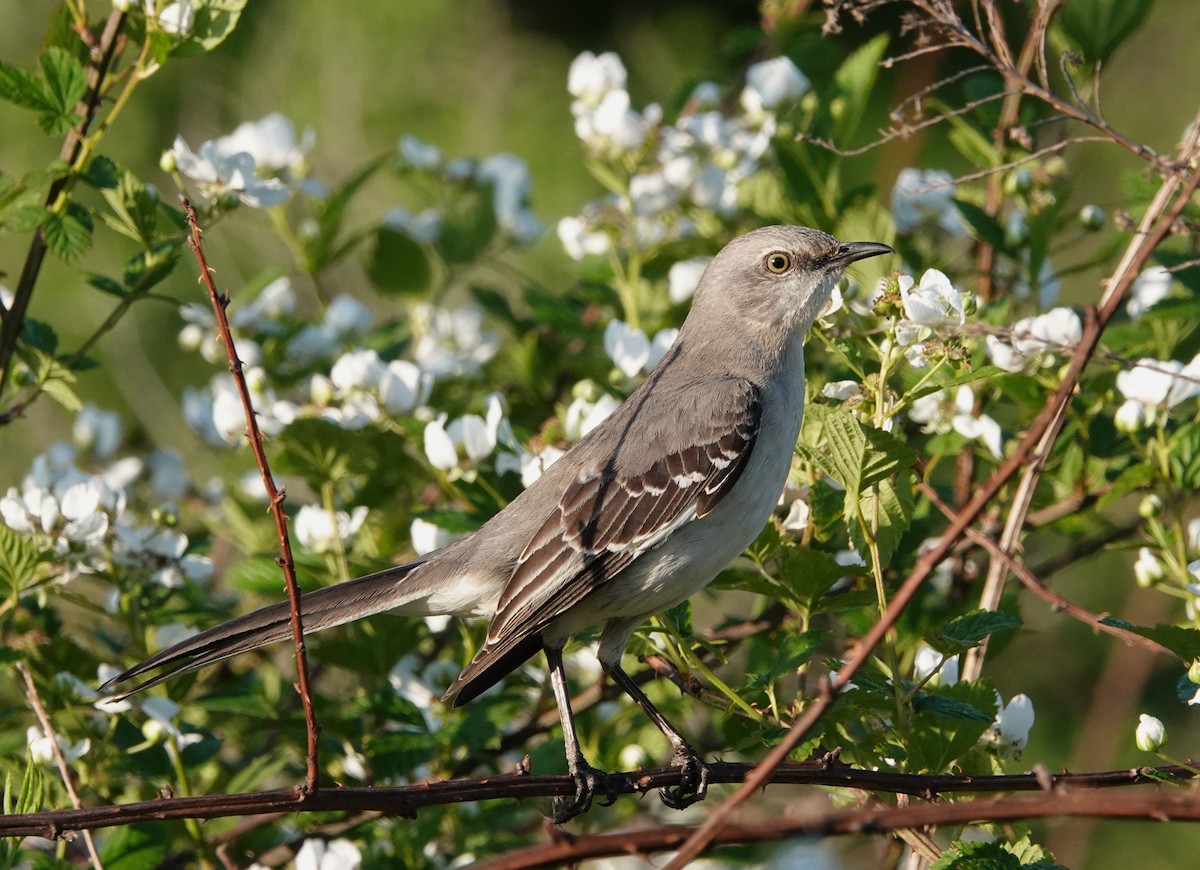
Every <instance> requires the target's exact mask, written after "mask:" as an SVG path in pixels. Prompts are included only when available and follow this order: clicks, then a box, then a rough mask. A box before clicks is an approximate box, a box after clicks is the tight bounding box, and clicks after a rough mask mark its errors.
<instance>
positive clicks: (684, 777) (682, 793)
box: [658, 744, 709, 810]
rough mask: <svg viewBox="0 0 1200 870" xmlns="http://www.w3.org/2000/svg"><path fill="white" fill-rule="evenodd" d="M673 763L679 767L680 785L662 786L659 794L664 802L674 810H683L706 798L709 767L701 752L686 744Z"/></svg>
mask: <svg viewBox="0 0 1200 870" xmlns="http://www.w3.org/2000/svg"><path fill="white" fill-rule="evenodd" d="M671 763H672V764H674V765H676V766H678V768H679V785H677V786H674V787H672V788H660V789H659V790H658V796H659V797H660V798H661V799H662V802H663V803H664V804H666V805H667V806H669V807H670V808H671V809H673V810H682V809H684V808H686V807H690V806H691V805H692V804H694V803H696V801H702V800H704V796H705V795H707V794H708V776H709V767H708V764H707V763H706V762H705V761H704V759H703V758H701V757H700V755H699V753H697V752H696V750H694V749H692V747H690V746H688V745H686V744H685V745H683V746H681V747H680V748H679V749H678V750H676V752H675V757H674V758H673V759H671Z"/></svg>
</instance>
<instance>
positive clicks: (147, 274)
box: [122, 240, 182, 294]
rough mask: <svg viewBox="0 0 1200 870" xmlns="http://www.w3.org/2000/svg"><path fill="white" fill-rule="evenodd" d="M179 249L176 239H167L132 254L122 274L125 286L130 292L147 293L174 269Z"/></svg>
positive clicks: (177, 261)
mask: <svg viewBox="0 0 1200 870" xmlns="http://www.w3.org/2000/svg"><path fill="white" fill-rule="evenodd" d="M181 251H182V249H181V247H180V242H179V241H178V240H168V241H165V242H158V243H157V244H155V245H154V246H153V247H151V248H150V249H149V250H147V251H142V252H140V253H137V254H134V255H133V256H132V257H131V258H130V259H129V261H128V262H127V263H126V264H125V269H124V273H123V274H122V278H123V280H124V281H125V286H126V287H127V288H128V289H129V291H130V292H132V293H138V294H143V293H149V292H150V290H151V289H153V288H154V287H157V286H158V285H159V284H161V283H162V282H163V281H165V280H166V279H167V277H168V276H169V275H170V274H171V273H172V272H173V271H175V267H176V266H177V265H179V256H180V253H181Z"/></svg>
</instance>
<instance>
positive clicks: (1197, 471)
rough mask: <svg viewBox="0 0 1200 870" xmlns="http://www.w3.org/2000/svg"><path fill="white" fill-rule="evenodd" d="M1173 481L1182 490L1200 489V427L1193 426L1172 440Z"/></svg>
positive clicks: (1170, 457) (1170, 461)
mask: <svg viewBox="0 0 1200 870" xmlns="http://www.w3.org/2000/svg"><path fill="white" fill-rule="evenodd" d="M1168 462H1169V465H1170V469H1171V479H1172V481H1173V482H1174V483H1175V484H1176V485H1177V486H1179V487H1180V488H1181V489H1183V490H1185V491H1189V492H1194V491H1195V490H1196V489H1200V425H1197V424H1192V425H1190V426H1188V427H1187V428H1185V429H1181V430H1180V431H1179V432H1177V433H1176V434H1175V435H1174V436H1173V437H1172V438H1171V453H1170V456H1169V457H1168Z"/></svg>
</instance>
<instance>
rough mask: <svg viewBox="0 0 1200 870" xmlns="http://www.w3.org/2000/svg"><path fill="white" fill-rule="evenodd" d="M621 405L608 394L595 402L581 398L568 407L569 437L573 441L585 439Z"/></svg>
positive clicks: (567, 427)
mask: <svg viewBox="0 0 1200 870" xmlns="http://www.w3.org/2000/svg"><path fill="white" fill-rule="evenodd" d="M620 405H621V403H620V402H618V401H617V400H616V399H615V398H613V397H612V396H610V395H608V394H607V393H605V394H604V395H602V396H601V397H600V398H599V399H597V400H596V401H594V402H591V401H588V400H587V399H585V398H584V397H582V396H579V397H578V398H576V399H575V400H574V401H572V402H571V404H570V405H568V406H567V413H566V420H565V425H566V432H567V437H568V438H569V439H571V440H572V441H578V440H579V439H581V438H583V437H584V436H585V435H587V434H588V433H589V432H591V431H592V430H593V429H595V428H596V427H597V426H599V425H600V424H601V423H602V422H604V418H605V417H607V416H608V415H609V414H611V413H612V412H613V411H615V410H617V408H619V407H620Z"/></svg>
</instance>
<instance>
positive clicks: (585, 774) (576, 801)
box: [553, 764, 617, 825]
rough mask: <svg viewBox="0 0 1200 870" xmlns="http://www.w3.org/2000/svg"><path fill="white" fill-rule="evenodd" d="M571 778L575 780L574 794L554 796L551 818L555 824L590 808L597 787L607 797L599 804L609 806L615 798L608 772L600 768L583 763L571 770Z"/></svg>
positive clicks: (566, 820)
mask: <svg viewBox="0 0 1200 870" xmlns="http://www.w3.org/2000/svg"><path fill="white" fill-rule="evenodd" d="M571 778H572V779H574V780H575V795H574V796H573V797H570V798H565V797H556V798H555V799H554V815H553V818H554V824H556V825H562V824H565V823H567V822H569V821H570V820H571V819H573V818H575V817H576V816H578V815H580V814H581V813H586V812H587V811H588V810H589V809H591V806H592V798H593V797H595V794H596V789H597V788H599V789H600V790H601V791H603V792H604V794H605V796H606V797H607V798H608V800H607V801H606V802H605V803H603V804H601V806H606V807H607V806H611V805H612V803H613V801H615V800H616V799H617V794H616V792H615V791H613V789H612V786H611V785H610V784H609V781H608V774H607V773H605V772H604V771H602V770H597V769H596V768H594V767H592V766H591V765H587V764H585V765H582V766H581V767H579V768H577V769H576V770H574V771H572V772H571Z"/></svg>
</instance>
